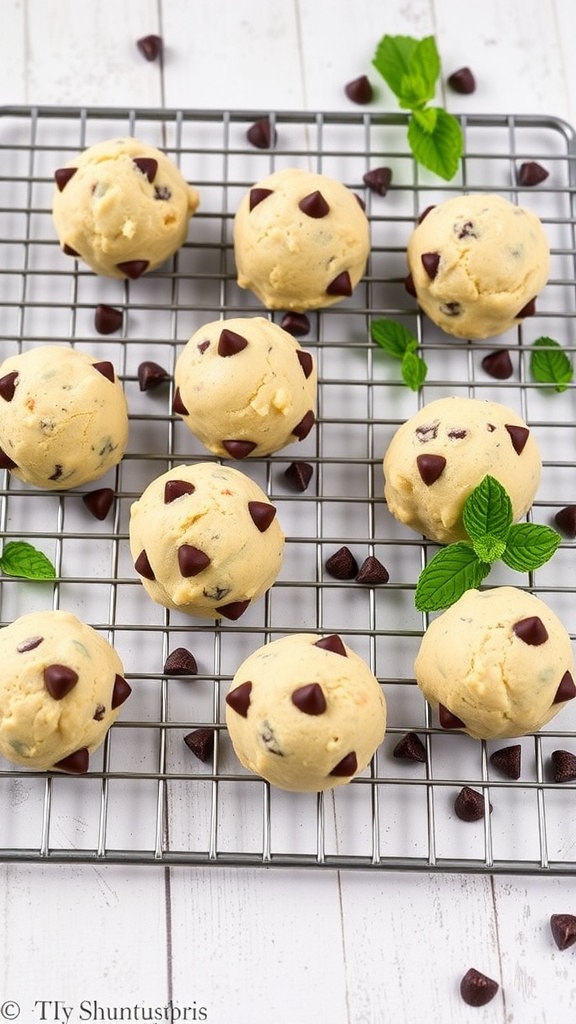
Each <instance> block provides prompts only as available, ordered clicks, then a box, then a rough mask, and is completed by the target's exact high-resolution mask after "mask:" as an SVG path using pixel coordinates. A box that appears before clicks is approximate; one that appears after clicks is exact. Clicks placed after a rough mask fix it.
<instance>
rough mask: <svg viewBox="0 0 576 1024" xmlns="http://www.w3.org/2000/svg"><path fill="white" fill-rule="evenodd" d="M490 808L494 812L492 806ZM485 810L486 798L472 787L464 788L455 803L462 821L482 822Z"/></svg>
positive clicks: (456, 810)
mask: <svg viewBox="0 0 576 1024" xmlns="http://www.w3.org/2000/svg"><path fill="white" fill-rule="evenodd" d="M489 807H490V811H492V804H489ZM484 810H485V805H484V797H483V796H482V794H481V793H478V792H477V790H475V789H471V788H470V786H464V787H463V789H461V790H460V792H459V793H458V796H457V797H456V799H455V801H454V811H455V813H456V815H457V817H458V818H460V820H461V821H480V819H481V818H483V817H484Z"/></svg>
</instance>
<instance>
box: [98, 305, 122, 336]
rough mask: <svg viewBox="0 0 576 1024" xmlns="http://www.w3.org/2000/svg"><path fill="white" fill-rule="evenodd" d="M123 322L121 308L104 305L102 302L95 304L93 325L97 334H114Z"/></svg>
mask: <svg viewBox="0 0 576 1024" xmlns="http://www.w3.org/2000/svg"><path fill="white" fill-rule="evenodd" d="M123 322H124V314H123V313H122V310H121V309H115V308H114V306H106V305H104V304H103V303H101V304H100V305H98V306H96V309H95V310H94V327H95V328H96V330H97V331H98V334H114V332H115V331H119V330H120V329H121V327H122V324H123Z"/></svg>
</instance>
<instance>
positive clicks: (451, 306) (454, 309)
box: [440, 302, 462, 316]
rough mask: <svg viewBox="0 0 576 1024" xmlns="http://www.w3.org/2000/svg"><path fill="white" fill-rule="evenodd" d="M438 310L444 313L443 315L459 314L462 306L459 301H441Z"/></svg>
mask: <svg viewBox="0 0 576 1024" xmlns="http://www.w3.org/2000/svg"><path fill="white" fill-rule="evenodd" d="M440 312H441V313H444V316H460V314H461V313H462V306H461V305H460V303H459V302H442V303H441V304H440Z"/></svg>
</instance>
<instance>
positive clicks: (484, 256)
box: [408, 194, 550, 339]
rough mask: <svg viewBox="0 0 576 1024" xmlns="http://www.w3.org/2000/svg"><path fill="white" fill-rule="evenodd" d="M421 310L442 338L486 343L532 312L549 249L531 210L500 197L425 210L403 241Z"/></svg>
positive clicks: (456, 200)
mask: <svg viewBox="0 0 576 1024" xmlns="http://www.w3.org/2000/svg"><path fill="white" fill-rule="evenodd" d="M408 268H409V272H410V276H411V280H412V284H413V286H414V291H415V293H416V297H417V299H418V303H419V305H420V306H421V307H422V309H423V310H424V312H425V313H426V314H427V315H428V316H429V317H430V319H431V320H433V321H434V323H435V324H437V325H438V327H441V328H442V330H443V331H446V333H447V334H453V335H454V336H455V337H457V338H472V339H474V338H491V337H493V336H494V335H496V334H503V333H504V332H505V331H507V330H509V329H510V328H511V327H514V326H515V325H516V324H518V323H520V322H521V321H522V320H523V319H524V318H525V317H527V316H531V315H533V314H534V312H535V299H536V297H537V295H538V294H539V292H540V291H541V290H542V288H543V287H544V285H545V284H546V282H547V280H548V276H549V273H550V247H549V244H548V239H547V237H546V234H545V232H544V228H543V226H542V223H541V221H540V220H539V218H538V217H537V216H536V214H535V213H533V212H532V211H531V210H528V209H525V208H524V207H522V206H516V205H514V204H513V203H511V202H509V200H507V199H504V198H503V197H502V196H498V195H484V194H472V195H464V196H454V197H453V198H451V199H447V200H446V201H445V202H443V203H440V204H439V205H438V206H433V207H430V208H429V209H428V210H427V211H425V216H423V217H422V218H421V220H420V222H419V223H418V224H417V226H416V227H415V228H414V230H413V232H412V234H411V236H410V239H409V241H408Z"/></svg>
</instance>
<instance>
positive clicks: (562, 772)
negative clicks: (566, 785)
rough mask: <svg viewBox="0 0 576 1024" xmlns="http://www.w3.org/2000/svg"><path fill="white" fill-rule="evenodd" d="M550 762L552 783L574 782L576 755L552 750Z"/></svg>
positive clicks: (575, 776)
mask: <svg viewBox="0 0 576 1024" xmlns="http://www.w3.org/2000/svg"><path fill="white" fill-rule="evenodd" d="M550 762H551V765H552V778H553V779H554V782H574V780H575V779H576V754H573V753H572V752H571V751H570V750H553V751H552V754H551V757H550Z"/></svg>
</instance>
